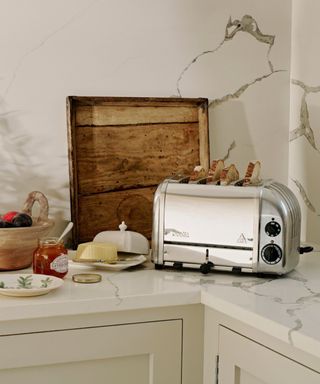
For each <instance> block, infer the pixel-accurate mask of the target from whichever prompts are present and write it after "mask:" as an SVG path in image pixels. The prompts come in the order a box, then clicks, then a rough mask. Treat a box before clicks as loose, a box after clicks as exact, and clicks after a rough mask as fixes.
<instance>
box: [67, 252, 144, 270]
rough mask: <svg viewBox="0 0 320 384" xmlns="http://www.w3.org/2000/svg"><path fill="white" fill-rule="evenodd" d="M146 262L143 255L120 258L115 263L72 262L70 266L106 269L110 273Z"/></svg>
mask: <svg viewBox="0 0 320 384" xmlns="http://www.w3.org/2000/svg"><path fill="white" fill-rule="evenodd" d="M146 260H147V258H146V257H145V256H144V255H138V256H128V257H121V260H118V261H117V262H116V263H112V264H108V263H84V262H81V263H79V262H72V266H76V265H77V266H79V267H81V266H83V267H84V266H86V267H96V268H98V269H108V270H110V271H121V270H122V269H127V268H130V267H135V266H136V265H139V264H142V263H144V262H145V261H146Z"/></svg>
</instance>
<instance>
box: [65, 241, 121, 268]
mask: <svg viewBox="0 0 320 384" xmlns="http://www.w3.org/2000/svg"><path fill="white" fill-rule="evenodd" d="M73 260H74V261H78V262H86V263H89V262H103V263H116V262H117V260H118V253H117V247H116V245H115V244H113V243H110V242H103V243H94V242H92V241H91V242H88V243H82V244H79V245H78V248H77V251H76V257H75V258H74V259H73Z"/></svg>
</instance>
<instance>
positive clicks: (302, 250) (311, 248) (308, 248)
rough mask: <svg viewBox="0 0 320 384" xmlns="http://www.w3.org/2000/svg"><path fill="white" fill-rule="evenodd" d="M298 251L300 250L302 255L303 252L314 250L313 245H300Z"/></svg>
mask: <svg viewBox="0 0 320 384" xmlns="http://www.w3.org/2000/svg"><path fill="white" fill-rule="evenodd" d="M298 251H299V253H300V255H302V254H303V253H309V252H312V251H313V247H311V246H306V247H299V248H298Z"/></svg>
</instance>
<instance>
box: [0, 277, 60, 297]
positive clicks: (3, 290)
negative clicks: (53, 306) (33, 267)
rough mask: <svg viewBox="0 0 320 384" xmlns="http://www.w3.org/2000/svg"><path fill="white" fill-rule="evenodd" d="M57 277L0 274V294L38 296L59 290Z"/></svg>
mask: <svg viewBox="0 0 320 384" xmlns="http://www.w3.org/2000/svg"><path fill="white" fill-rule="evenodd" d="M62 284H63V280H62V279H60V278H59V277H55V276H49V275H38V274H20V273H12V274H10V273H8V274H0V294H1V295H6V296H40V295H45V294H46V293H48V292H50V291H52V290H53V289H56V288H59V287H60V286H61V285H62Z"/></svg>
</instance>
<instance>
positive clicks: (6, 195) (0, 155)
mask: <svg viewBox="0 0 320 384" xmlns="http://www.w3.org/2000/svg"><path fill="white" fill-rule="evenodd" d="M18 114H19V112H16V111H15V112H10V113H0V136H1V142H0V164H1V166H0V180H1V190H0V214H3V213H5V212H6V211H11V210H19V209H21V208H22V206H23V204H24V202H25V200H26V198H27V195H28V193H29V192H31V191H34V190H38V191H41V192H43V193H44V194H45V195H46V197H47V198H48V201H49V207H50V211H51V212H50V211H49V215H50V216H51V217H52V212H54V214H53V216H54V218H56V219H58V220H61V217H62V216H63V213H62V211H61V209H62V207H60V205H63V202H64V200H65V198H64V195H63V194H62V193H61V192H60V190H59V189H58V188H51V187H50V184H51V182H52V180H51V178H50V173H49V172H48V169H47V167H46V165H47V164H48V163H49V162H50V159H45V160H44V161H42V160H41V161H39V160H35V159H37V157H36V156H34V155H35V154H34V153H30V151H29V149H28V148H31V147H32V148H37V146H36V145H35V144H34V143H33V142H32V137H30V136H28V135H27V134H26V133H25V132H24V131H23V129H21V128H20V127H19V124H18V123H16V121H15V119H14V117H16V116H17V115H18ZM31 144H32V146H31ZM64 187H66V188H69V185H68V186H64ZM52 202H54V204H53V203H52ZM60 203H61V204H60ZM33 214H34V215H35V216H37V214H38V207H37V206H36V205H35V206H34V211H33ZM60 225H61V226H62V227H64V226H65V222H62V223H61V224H60V223H59V226H60ZM60 230H61V229H60V228H54V229H53V233H52V234H53V235H54V234H55V233H56V232H57V231H58V232H60Z"/></svg>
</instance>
